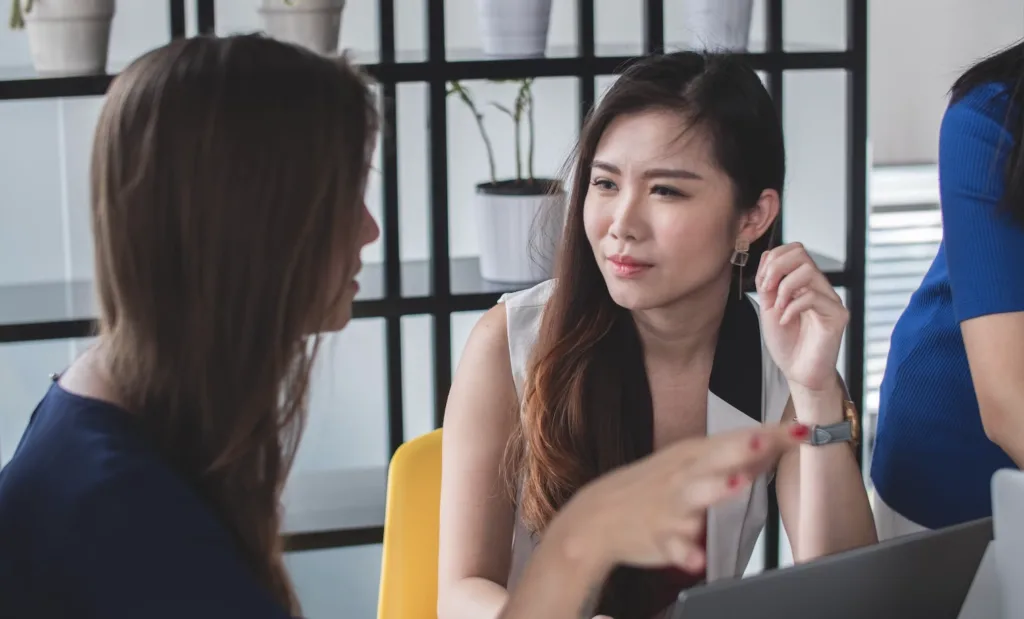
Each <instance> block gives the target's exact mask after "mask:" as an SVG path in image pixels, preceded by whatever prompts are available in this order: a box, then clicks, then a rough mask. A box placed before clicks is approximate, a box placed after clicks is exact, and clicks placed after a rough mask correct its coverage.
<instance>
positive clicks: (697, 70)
mask: <svg viewBox="0 0 1024 619" xmlns="http://www.w3.org/2000/svg"><path fill="white" fill-rule="evenodd" d="M655 109H658V110H671V111H675V112H678V113H679V114H680V115H682V116H684V117H685V118H686V119H687V120H688V121H689V122H688V126H689V127H700V128H701V129H702V130H704V131H706V132H707V135H709V136H710V137H711V143H712V147H713V155H714V157H715V159H716V163H717V164H718V165H719V166H720V167H721V169H723V170H724V171H725V172H726V173H727V175H728V176H729V177H730V179H731V180H732V183H733V195H734V198H735V203H736V207H737V209H738V210H745V209H750V208H753V207H754V205H755V204H756V202H757V200H758V198H759V196H760V195H761V192H762V191H763V190H764V189H769V188H770V189H774V190H776V191H778V192H779V194H780V195H781V194H782V190H783V183H784V179H785V150H784V147H783V139H782V127H781V123H780V121H779V118H778V115H777V113H776V110H775V107H774V105H773V103H772V100H771V98H770V97H769V95H768V93H767V91H766V90H765V88H764V86H763V84H762V83H761V81H760V79H759V78H758V77H757V75H756V73H754V72H753V71H752V70H751V69H750V68H748V67H747V66H746V65H744V64H743V63H742V62H741V61H740V60H738V59H737V58H734V57H731V56H728V55H721V54H710V53H704V54H702V53H696V52H679V53H672V54H664V55H654V56H649V57H645V58H642V59H640V60H639V61H637V62H635V63H634V64H632V65H631V66H629V67H627V68H626V69H625V70H624V71H623V73H622V75H621V76H620V77H619V78H618V80H617V81H616V82H615V83H614V85H613V86H611V88H610V89H609V90H608V91H607V93H606V94H605V96H604V98H603V99H602V100H601V102H600V104H599V105H598V106H597V107H596V108H594V109H593V110H592V111H591V113H590V115H589V116H588V118H587V120H586V123H585V124H584V128H583V130H582V132H581V136H580V139H579V143H578V144H577V146H576V149H575V154H574V156H573V159H572V160H571V161H570V163H569V164H568V166H567V168H568V170H569V174H568V175H567V177H568V178H570V179H572V180H571V182H567V183H566V186H567V187H569V188H570V195H569V202H568V214H567V218H566V223H565V230H564V233H563V238H562V243H561V246H560V249H559V253H558V256H557V260H556V279H557V283H556V284H555V288H554V292H553V293H552V296H551V298H550V299H549V300H548V302H547V305H546V306H545V309H544V314H543V318H542V321H541V326H540V333H539V336H538V340H537V343H536V345H535V347H534V350H533V352H532V355H531V360H530V362H529V368H528V373H527V379H526V381H525V388H524V394H523V402H522V411H521V421H522V422H521V424H520V426H519V427H518V428H517V430H516V431H515V432H514V433H513V435H512V438H511V440H510V443H509V450H508V453H507V458H506V471H507V473H508V474H509V475H510V479H509V482H510V485H511V486H512V487H513V488H515V490H516V491H517V492H518V493H519V505H520V511H521V517H522V519H523V521H524V523H525V525H526V526H527V528H528V529H530V530H531V531H532V532H534V533H535V534H537V533H541V532H542V531H543V530H544V528H545V527H546V525H547V524H548V522H550V520H551V518H552V517H553V516H554V515H555V513H556V512H557V511H558V510H559V509H560V508H561V507H562V506H563V505H564V504H565V503H566V502H567V501H568V500H569V499H570V498H571V497H572V496H573V494H574V493H575V492H576V491H577V490H578V489H579V488H580V487H581V486H583V485H584V484H586V483H588V482H589V481H591V480H593V479H595V478H597V477H598V476H600V475H601V474H603V473H606V472H608V471H611V470H613V469H615V468H617V467H620V466H622V465H624V464H627V463H629V462H632V461H634V460H636V459H638V458H641V457H643V456H645V455H647V454H649V453H651V451H652V450H653V438H654V437H653V434H654V424H653V408H652V402H651V393H650V387H649V384H648V381H647V373H646V370H645V368H644V360H643V349H642V345H641V342H640V338H639V335H638V333H637V331H636V326H635V323H634V322H633V319H632V317H631V315H630V313H629V311H628V310H626V309H624V308H622V307H620V306H618V305H616V304H615V302H614V301H613V300H612V298H611V296H610V295H609V293H608V288H607V286H606V285H605V282H604V279H603V277H602V275H601V272H600V269H599V267H598V265H597V263H596V261H595V259H594V255H593V251H592V249H591V246H590V243H589V242H588V240H587V236H586V231H585V230H584V225H583V204H584V200H585V198H586V195H587V190H588V188H589V183H590V166H591V163H592V161H593V158H594V153H595V151H596V150H597V145H598V142H599V141H600V139H601V136H602V135H603V133H604V131H605V129H606V128H607V127H608V125H609V124H610V123H611V122H612V121H613V120H614V119H615V118H617V117H618V116H620V115H622V114H628V113H636V112H640V111H644V110H655ZM556 216H557V215H556ZM772 236H773V235H771V234H766V235H765V236H764V237H762V238H761V239H759V240H758V241H757V242H756V243H754V244H753V246H752V247H751V251H750V253H751V256H750V264H757V263H758V261H759V259H760V254H761V253H762V252H763V251H765V250H766V249H767V248H768V246H769V245H770V243H771V237H772ZM643 585H644V583H643V582H642V579H640V580H638V579H636V578H630V577H627V576H626V575H622V576H621V577H620V578H618V579H616V578H615V577H613V580H612V582H611V583H610V584H609V585H608V587H607V588H606V595H605V601H606V605H603V608H605V609H606V610H604V611H603V612H605V613H606V614H610V615H612V616H614V617H616V619H626V618H627V617H630V616H633V613H634V612H636V611H635V609H630V608H629V606H627V605H624V603H623V600H624V599H625V598H626V597H629V598H630V599H632V600H636V599H638V598H642V597H643V595H644V593H643V592H644V589H642V588H641V587H642V586H643ZM616 598H617V599H618V600H619V602H617V603H614V606H607V604H613V602H612V600H614V599H616ZM655 610H658V609H655ZM652 612H653V611H652Z"/></svg>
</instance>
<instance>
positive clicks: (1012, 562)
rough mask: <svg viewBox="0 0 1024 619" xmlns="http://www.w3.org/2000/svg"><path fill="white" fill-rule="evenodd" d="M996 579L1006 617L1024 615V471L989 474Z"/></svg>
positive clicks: (1010, 470) (1004, 470)
mask: <svg viewBox="0 0 1024 619" xmlns="http://www.w3.org/2000/svg"><path fill="white" fill-rule="evenodd" d="M992 521H993V527H994V531H995V540H994V541H993V543H992V548H993V550H994V551H995V552H994V555H995V557H994V558H995V561H994V564H995V569H994V570H993V571H994V572H995V579H994V580H995V581H996V583H997V588H998V589H1000V590H1001V595H1000V597H1001V598H1002V599H1001V601H1002V610H1003V613H1004V616H1006V617H1024V587H1021V576H1020V575H1021V574H1022V573H1024V472H1022V471H1019V470H1017V469H1001V470H998V471H996V473H995V475H993V476H992Z"/></svg>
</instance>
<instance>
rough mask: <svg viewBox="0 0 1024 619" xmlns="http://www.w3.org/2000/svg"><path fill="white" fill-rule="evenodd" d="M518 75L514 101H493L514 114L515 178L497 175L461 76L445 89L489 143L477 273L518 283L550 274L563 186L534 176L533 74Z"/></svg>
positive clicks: (479, 205) (480, 189) (479, 209)
mask: <svg viewBox="0 0 1024 619" xmlns="http://www.w3.org/2000/svg"><path fill="white" fill-rule="evenodd" d="M517 81H518V83H519V89H518V90H517V92H516V97H515V101H514V102H513V104H512V107H507V106H505V105H502V104H499V103H492V105H493V106H494V108H495V109H497V110H500V111H501V112H502V113H504V114H505V115H507V116H508V117H509V118H510V119H511V120H512V122H513V125H514V129H515V138H514V140H515V170H516V173H515V178H510V179H499V178H498V176H497V171H496V169H497V166H496V164H495V158H494V148H493V145H492V143H491V140H490V137H489V136H488V134H487V128H486V126H485V125H484V115H483V112H482V111H481V110H480V108H479V107H478V106H477V105H476V103H475V101H474V100H473V97H472V95H471V93H470V91H469V90H468V89H467V88H466V87H465V86H463V85H462V84H460V83H459V82H452V83H451V85H450V87H449V89H448V94H449V95H455V96H457V97H458V98H459V99H460V100H461V101H462V102H463V103H464V104H465V105H466V106H467V107H468V108H469V110H470V112H471V113H472V114H473V117H474V119H475V120H476V126H477V128H478V129H479V130H480V137H481V138H482V139H483V142H484V146H485V148H486V149H487V163H488V166H489V167H488V169H489V172H490V176H489V180H488V181H486V182H483V183H480V184H478V185H477V186H476V227H477V237H478V242H479V245H480V275H481V277H483V278H484V279H486V280H488V281H493V282H503V283H517V284H519V283H534V282H539V281H542V280H545V279H547V278H549V277H551V270H552V269H551V267H552V263H553V258H554V254H555V250H556V248H557V246H558V241H559V238H560V236H561V230H562V223H563V216H562V213H563V212H564V207H565V192H564V191H563V189H562V186H561V183H560V182H559V181H557V180H554V179H550V178H537V177H535V176H534V173H533V155H534V118H533V93H532V89H531V87H532V85H533V80H532V79H526V80H521V81H519V80H517ZM524 122H525V123H526V133H527V146H526V152H525V156H524V152H523V143H522V142H523V140H522V128H523V123H524Z"/></svg>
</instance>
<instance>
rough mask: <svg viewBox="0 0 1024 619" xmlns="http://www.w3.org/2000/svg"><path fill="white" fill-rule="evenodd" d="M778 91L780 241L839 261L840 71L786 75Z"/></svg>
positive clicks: (842, 226) (842, 209)
mask: <svg viewBox="0 0 1024 619" xmlns="http://www.w3.org/2000/svg"><path fill="white" fill-rule="evenodd" d="M783 88H784V92H785V102H784V105H783V128H784V130H785V134H786V163H787V166H786V172H787V174H786V176H787V178H786V191H785V195H784V196H783V199H782V212H783V238H784V239H785V240H786V241H787V242H791V241H800V242H801V243H803V244H804V245H806V246H807V248H808V249H810V250H812V251H815V252H818V253H820V254H823V255H825V256H828V257H830V258H834V259H836V260H838V261H840V262H845V260H846V196H847V183H846V166H847V156H848V152H847V148H848V144H847V139H846V122H847V109H846V72H845V71H836V70H830V71H789V72H787V73H785V74H784V76H783Z"/></svg>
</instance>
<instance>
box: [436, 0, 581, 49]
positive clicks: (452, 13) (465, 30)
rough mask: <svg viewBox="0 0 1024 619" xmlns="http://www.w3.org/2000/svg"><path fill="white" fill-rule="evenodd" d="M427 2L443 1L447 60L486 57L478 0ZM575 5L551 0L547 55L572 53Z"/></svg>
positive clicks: (567, 1) (574, 40) (574, 42)
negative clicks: (476, 0)
mask: <svg viewBox="0 0 1024 619" xmlns="http://www.w3.org/2000/svg"><path fill="white" fill-rule="evenodd" d="M431 1H443V2H444V3H445V10H444V17H445V25H444V34H445V54H446V56H447V58H448V60H480V59H484V58H486V56H485V55H484V51H483V49H484V42H483V34H482V32H481V28H480V14H479V12H478V8H477V7H478V3H477V2H475V0H431ZM576 4H577V3H576V0H552V2H551V19H550V22H549V24H548V38H547V50H546V56H547V57H548V58H555V57H565V56H575V55H576V53H577V51H576V50H577V45H576V42H577V38H576V30H577V25H576ZM525 13H526V11H524V14H525ZM423 23H426V22H423Z"/></svg>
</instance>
